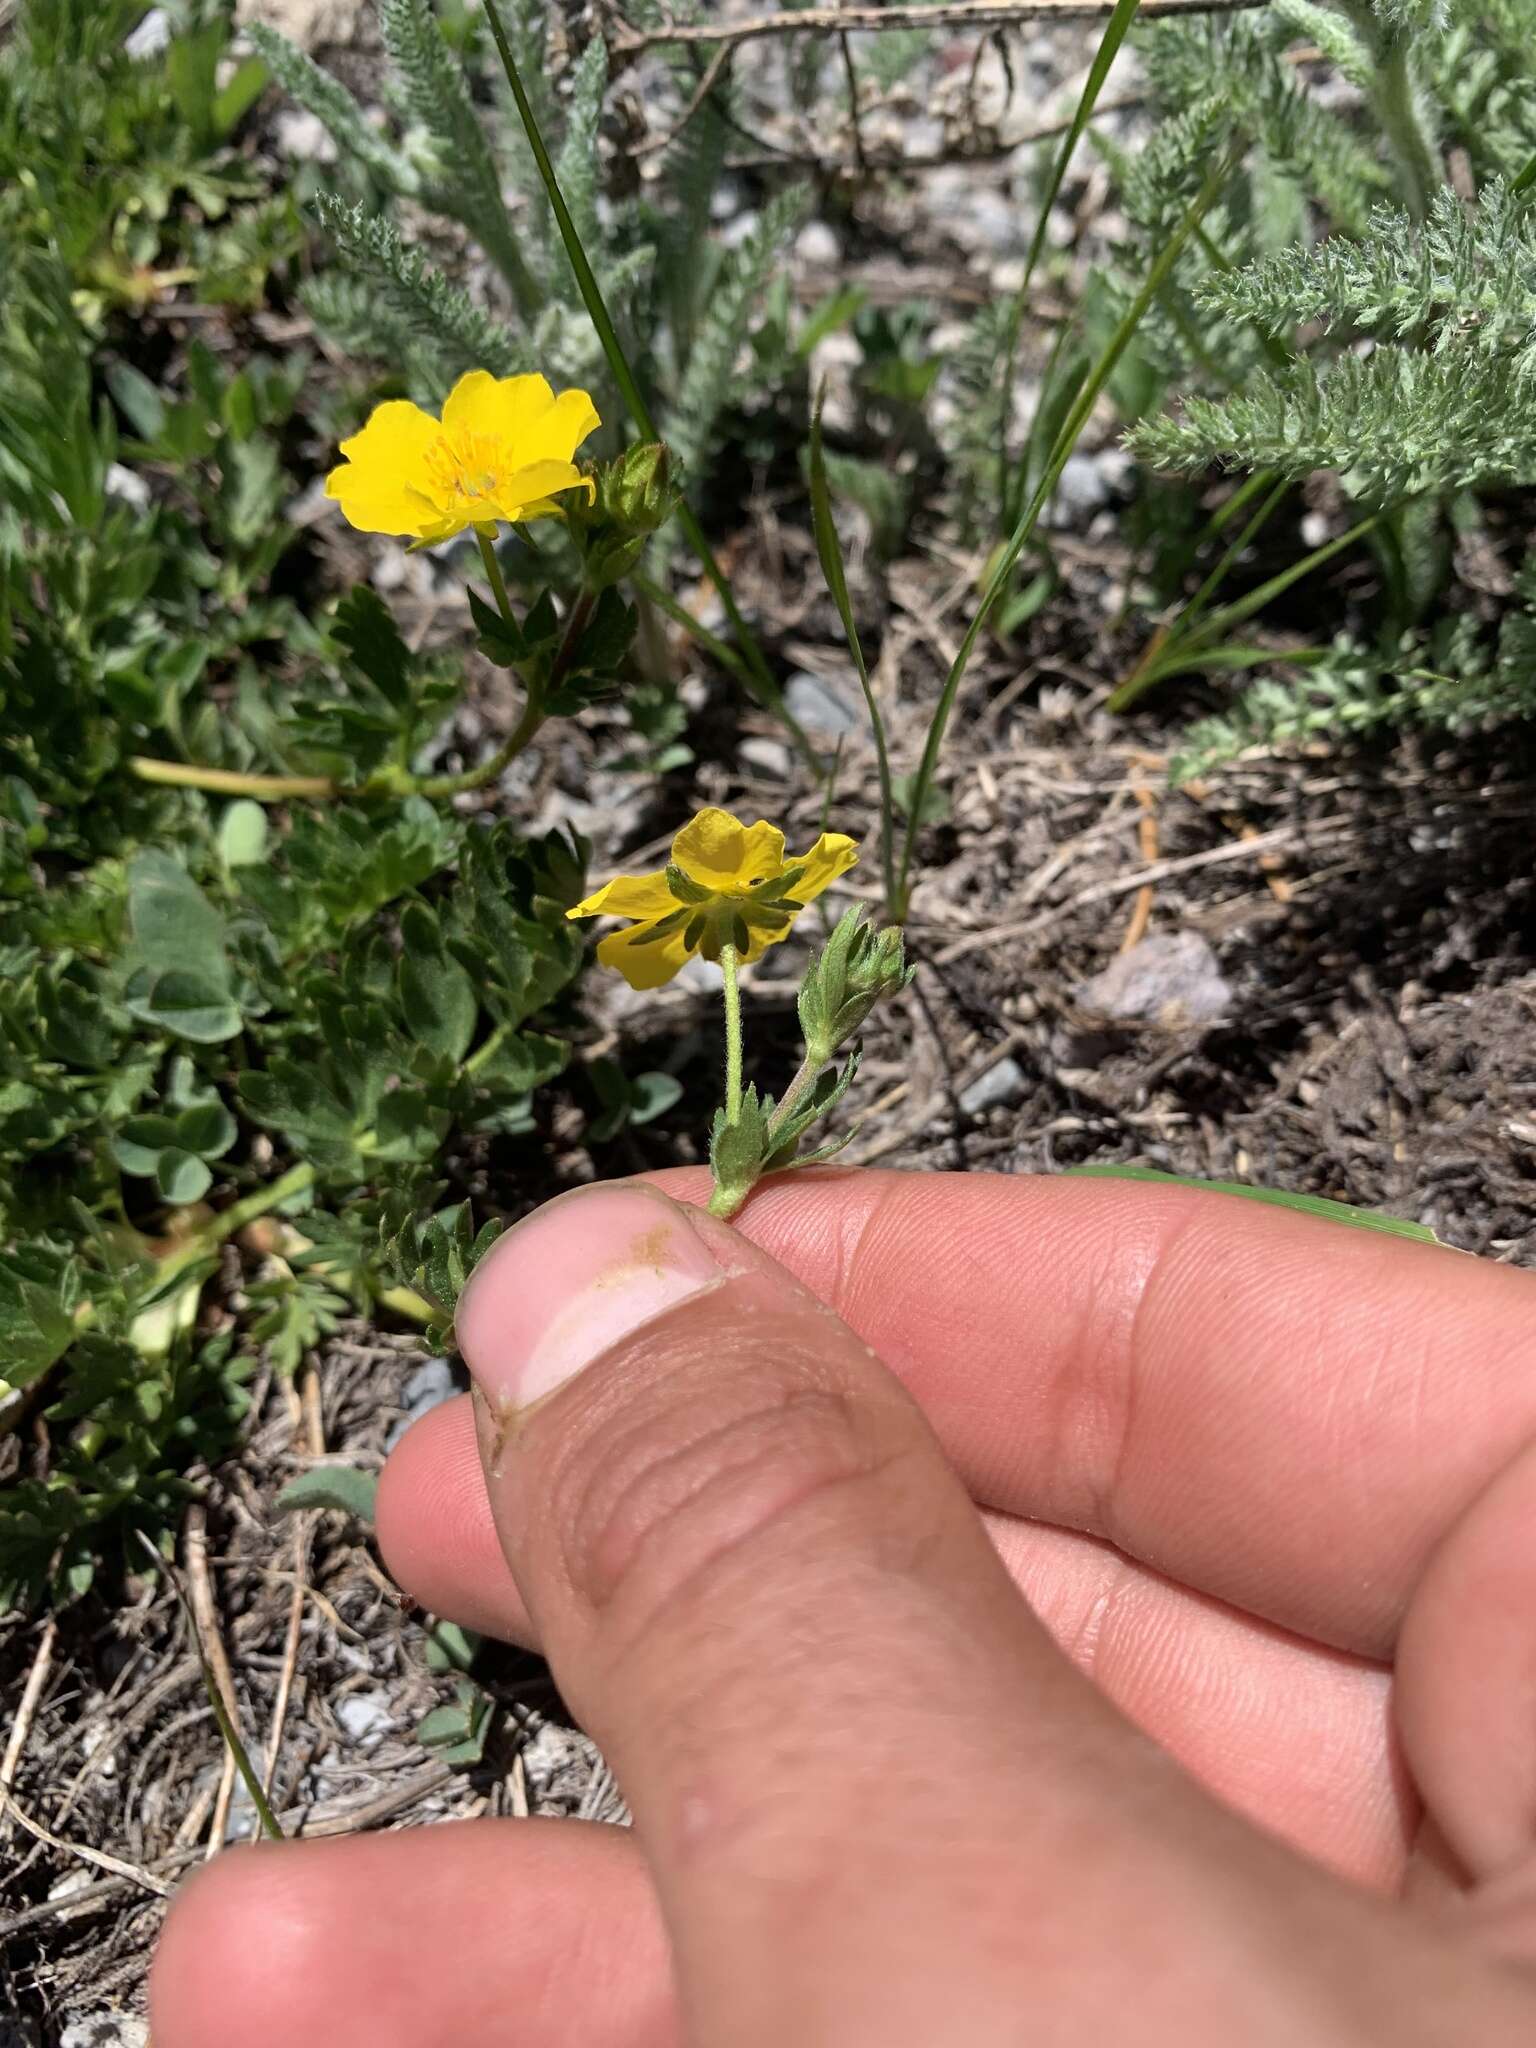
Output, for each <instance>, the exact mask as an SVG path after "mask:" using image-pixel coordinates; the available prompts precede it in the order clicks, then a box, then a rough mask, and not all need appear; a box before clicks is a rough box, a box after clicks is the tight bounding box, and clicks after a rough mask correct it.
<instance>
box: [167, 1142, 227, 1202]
mask: <svg viewBox="0 0 1536 2048" xmlns="http://www.w3.org/2000/svg"><path fill="white" fill-rule="evenodd" d="M155 1184H156V1186H157V1187H158V1188H159V1190H160V1192H161V1194H162V1195H164V1197H165V1199H166V1200H167V1201H168V1202H200V1201H201V1200H202V1198H203V1196H204V1195H206V1194H207V1192H208V1190H209V1188H210V1187H211V1186H212V1184H213V1175H212V1174H211V1173H210V1172H209V1170H208V1168H207V1167H206V1166H205V1165H204V1163H203V1161H202V1160H201V1159H199V1158H198V1157H197V1156H196V1154H195V1153H192V1152H181V1151H178V1150H177V1149H176V1148H175V1147H174V1146H172V1147H168V1148H167V1150H165V1151H164V1152H162V1153H161V1154H160V1156H159V1158H158V1159H157V1160H156V1161H155Z"/></svg>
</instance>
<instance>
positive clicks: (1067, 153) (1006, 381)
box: [997, 0, 1141, 524]
mask: <svg viewBox="0 0 1536 2048" xmlns="http://www.w3.org/2000/svg"><path fill="white" fill-rule="evenodd" d="M1140 5H1141V0H1115V8H1114V12H1113V13H1112V14H1111V15H1110V17H1109V20H1108V21H1107V22H1105V24H1104V33H1103V35H1102V36H1100V38H1099V47H1098V49H1097V50H1096V51H1095V52H1094V56H1093V62H1092V64H1091V65H1090V66H1089V68H1088V76H1087V78H1086V79H1085V80H1084V81H1083V90H1082V92H1081V94H1080V95H1079V97H1078V102H1077V106H1076V108H1075V110H1074V112H1073V115H1072V123H1071V126H1070V127H1069V128H1068V130H1067V132H1066V134H1065V135H1064V136H1063V137H1062V140H1061V148H1060V149H1059V150H1058V151H1057V152H1056V161H1055V163H1054V164H1052V166H1051V175H1050V177H1049V178H1048V179H1047V181H1046V187H1045V191H1044V194H1043V195H1042V197H1041V201H1040V216H1039V218H1038V220H1037V221H1036V222H1035V232H1034V236H1033V238H1032V239H1031V241H1030V245H1029V254H1028V256H1026V257H1025V259H1024V276H1023V278H1022V280H1021V282H1020V284H1019V289H1018V291H1017V292H1016V293H1015V294H1014V300H1013V305H1012V307H1011V309H1010V311H1009V315H1008V337H1007V342H1006V344H1005V358H1006V360H1005V367H1004V370H1003V393H1004V396H1003V422H1004V440H1005V442H1006V438H1007V422H1008V421H1009V420H1010V419H1011V418H1012V417H1013V385H1014V378H1015V375H1016V373H1017V369H1018V357H1019V336H1020V335H1021V334H1022V332H1023V331H1024V313H1025V308H1026V306H1027V303H1028V300H1029V287H1030V284H1031V282H1032V281H1033V279H1034V275H1035V266H1036V264H1038V262H1039V261H1040V255H1041V252H1042V250H1043V249H1044V248H1045V238H1046V234H1047V232H1048V230H1049V228H1050V222H1051V209H1052V208H1053V207H1054V206H1055V204H1056V200H1057V196H1058V195H1059V193H1060V191H1061V187H1062V181H1063V180H1064V179H1065V177H1066V175H1067V166H1068V164H1069V163H1071V161H1072V153H1073V151H1074V150H1075V149H1076V148H1077V145H1078V144H1079V142H1081V141H1082V139H1083V130H1084V129H1085V128H1086V127H1087V126H1088V123H1089V121H1090V120H1091V119H1092V118H1093V110H1094V108H1095V106H1096V105H1097V104H1098V98H1099V94H1100V93H1101V92H1102V91H1103V90H1104V81H1105V79H1106V78H1108V76H1109V71H1110V66H1111V65H1112V64H1113V63H1114V61H1115V59H1116V57H1117V56H1119V54H1120V45H1121V44H1122V43H1123V42H1124V41H1125V39H1126V36H1127V35H1128V34H1129V32H1130V27H1131V23H1132V22H1133V21H1134V20H1135V19H1136V11H1137V9H1138V8H1139V7H1140ZM997 460H998V508H999V510H1000V511H1001V513H1002V516H1003V520H1004V523H1005V524H1006V523H1007V521H1008V520H1009V519H1010V518H1012V517H1013V516H1015V510H1016V508H1015V507H1014V506H1013V505H1012V503H1011V502H1010V492H1009V476H1008V450H1007V447H1006V446H1004V447H1002V448H999V450H998V451H997Z"/></svg>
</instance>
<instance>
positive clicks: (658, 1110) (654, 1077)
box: [629, 1073, 683, 1124]
mask: <svg viewBox="0 0 1536 2048" xmlns="http://www.w3.org/2000/svg"><path fill="white" fill-rule="evenodd" d="M682 1093H683V1084H682V1082H681V1081H679V1080H678V1078H677V1076H676V1075H675V1074H660V1073H650V1074H636V1076H635V1077H634V1079H633V1080H632V1081H631V1082H630V1084H629V1120H630V1122H631V1123H635V1124H648V1123H650V1121H651V1120H652V1118H653V1117H658V1116H664V1115H665V1114H666V1112H667V1111H668V1110H669V1109H670V1108H671V1107H672V1105H673V1104H674V1103H675V1102H678V1101H680V1100H681V1098H682Z"/></svg>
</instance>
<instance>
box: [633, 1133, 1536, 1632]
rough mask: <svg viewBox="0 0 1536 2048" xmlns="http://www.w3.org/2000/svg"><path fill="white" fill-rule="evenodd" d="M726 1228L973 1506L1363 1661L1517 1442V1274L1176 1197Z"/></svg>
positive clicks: (1122, 1196) (1060, 1185)
mask: <svg viewBox="0 0 1536 2048" xmlns="http://www.w3.org/2000/svg"><path fill="white" fill-rule="evenodd" d="M656 1178H657V1179H658V1180H659V1181H660V1183H661V1184H662V1185H663V1186H665V1187H666V1189H667V1191H668V1192H669V1193H670V1194H672V1195H674V1196H676V1197H678V1198H680V1199H685V1200H692V1199H699V1200H702V1199H703V1198H704V1196H705V1194H706V1193H707V1188H708V1182H707V1177H706V1176H705V1175H704V1174H703V1173H701V1172H698V1171H695V1170H685V1171H679V1172H674V1173H667V1174H662V1175H658V1176H656ZM739 1223H740V1227H741V1228H742V1229H744V1230H745V1231H746V1233H747V1234H748V1235H749V1236H750V1237H752V1238H753V1239H755V1240H756V1242H757V1243H758V1244H760V1245H762V1246H763V1247H764V1249H765V1250H767V1251H769V1252H771V1253H772V1254H773V1256H774V1257H775V1258H777V1259H779V1260H780V1261H781V1262H782V1263H783V1264H784V1265H785V1266H787V1267H788V1268H789V1269H790V1271H791V1272H793V1273H794V1274H795V1275H796V1276H797V1277H798V1278H799V1279H800V1280H802V1281H803V1282H804V1283H805V1285H806V1286H808V1287H809V1288H810V1289H811V1290H812V1291H813V1292H814V1293H816V1294H818V1295H819V1296H820V1297H821V1299H822V1300H824V1301H825V1302H827V1303H828V1304H829V1306H831V1307H832V1308H834V1309H835V1310H836V1311H837V1313H838V1314H839V1315H840V1316H841V1317H842V1318H843V1320H844V1321H845V1322H847V1323H849V1324H850V1325H851V1326H852V1327H853V1328H854V1329H855V1330H856V1331H857V1332H858V1334H859V1335H860V1336H861V1337H863V1338H864V1340H865V1342H866V1343H868V1344H869V1345H870V1346H871V1347H872V1348H873V1349H874V1350H875V1351H876V1352H878V1353H879V1355H880V1356H881V1357H882V1358H883V1359H884V1360H885V1361H886V1363H887V1364H888V1365H889V1366H891V1368H892V1369H893V1370H894V1371H895V1372H896V1373H898V1374H899V1375H900V1377H901V1378H902V1379H903V1380H905V1381H906V1383H907V1385H908V1387H909V1388H910V1389H911V1391H912V1392H913V1394H914V1395H915V1396H916V1397H917V1399H918V1401H919V1402H920V1403H921V1405H922V1407H923V1408H924V1410H925V1411H926V1413H927V1414H928V1416H929V1419H930V1420H931V1422H932V1423H933V1426H934V1428H935V1429H936V1430H937V1432H938V1435H939V1437H940V1439H941V1441H942V1442H943V1443H944V1445H945V1447H946V1449H947V1450H948V1452H949V1455H950V1457H951V1459H952V1460H953V1461H954V1463H955V1464H956V1465H957V1466H958V1467H959V1468H960V1470H961V1472H962V1473H963V1474H964V1476H965V1478H966V1479H967V1481H968V1483H969V1485H970V1488H971V1491H972V1493H973V1495H974V1496H975V1498H976V1499H977V1500H978V1501H981V1502H982V1503H984V1504H985V1505H987V1506H990V1507H994V1508H999V1509H1002V1510H1004V1511H1006V1512H1008V1513H1011V1514H1016V1515H1025V1516H1029V1517H1032V1518H1033V1519H1035V1520H1038V1521H1047V1522H1054V1523H1059V1524H1061V1525H1063V1526H1065V1527H1068V1528H1074V1529H1082V1530H1087V1531H1089V1532H1091V1533H1093V1534H1094V1535H1098V1536H1102V1537H1105V1538H1107V1539H1108V1540H1109V1541H1110V1542H1112V1543H1114V1544H1116V1545H1117V1546H1118V1547H1119V1548H1120V1549H1121V1550H1122V1551H1125V1552H1126V1553H1127V1554H1128V1555H1130V1556H1132V1557H1136V1558H1140V1559H1142V1560H1144V1561H1145V1562H1147V1563H1149V1564H1152V1565H1155V1566H1156V1567H1157V1568H1158V1569H1159V1570H1161V1571H1163V1572H1165V1573H1167V1574H1168V1575H1169V1576H1171V1577H1173V1578H1177V1579H1180V1580H1182V1581H1184V1582H1185V1583H1186V1584H1189V1585H1192V1586H1196V1587H1198V1588H1200V1589H1201V1590H1203V1591H1205V1592H1207V1593H1210V1594H1213V1595H1215V1596H1217V1597H1219V1598H1221V1599H1224V1600H1228V1601H1230V1602H1232V1603H1233V1604H1234V1605H1235V1606H1239V1607H1243V1608H1246V1609H1248V1610H1249V1611H1250V1612H1252V1613H1255V1614H1260V1615H1264V1616H1266V1617H1268V1618H1269V1619H1270V1620H1272V1621H1276V1622H1279V1623H1281V1624H1283V1625H1284V1626H1286V1627H1289V1628H1293V1629H1297V1630H1299V1631H1301V1632H1303V1633H1305V1634H1308V1635H1311V1636H1313V1637H1315V1638H1317V1639H1318V1640H1320V1641H1325V1642H1330V1643H1333V1644H1336V1645H1338V1646H1339V1647H1340V1648H1344V1649H1349V1650H1354V1651H1358V1652H1360V1653H1361V1654H1364V1655H1367V1656H1373V1657H1382V1656H1386V1655H1388V1654H1389V1653H1390V1650H1391V1647H1392V1643H1393V1641H1394V1639H1395V1635H1396V1630H1397V1624H1398V1620H1399V1618H1400V1616H1401V1614H1402V1611H1403V1608H1404V1606H1405V1604H1406V1601H1407V1599H1408V1595H1409V1593H1410V1592H1411V1590H1412V1588H1413V1585H1414V1582H1415V1580H1416V1579H1417V1577H1418V1575H1419V1572H1420V1570H1421V1569H1422V1566H1423V1564H1424V1562H1425V1560H1426V1558H1427V1557H1428V1555H1429V1553H1430V1552H1431V1551H1432V1550H1433V1549H1434V1547H1435V1545H1436V1543H1437V1542H1438V1540H1439V1538H1440V1537H1441V1535H1442V1534H1443V1533H1444V1532H1445V1531H1446V1530H1447V1529H1448V1528H1449V1527H1450V1525H1451V1524H1452V1523H1453V1522H1454V1521H1455V1520H1456V1519H1457V1518H1458V1517H1459V1515H1460V1514H1461V1513H1462V1511H1463V1510H1464V1509H1465V1508H1466V1507H1467V1505H1468V1504H1469V1503H1470V1502H1471V1501H1472V1500H1473V1499H1474V1498H1475V1497H1476V1496H1477V1494H1478V1493H1480V1492H1481V1491H1482V1489H1483V1487H1484V1486H1485V1485H1486V1484H1487V1483H1488V1482H1489V1481H1490V1480H1491V1479H1492V1478H1493V1476H1494V1475H1495V1474H1496V1473H1497V1472H1498V1471H1500V1470H1501V1469H1502V1468H1503V1466H1504V1465H1505V1464H1507V1463H1508V1462H1509V1460H1510V1459H1511V1458H1512V1457H1513V1456H1514V1455H1515V1453H1516V1452H1517V1451H1518V1450H1519V1448H1520V1447H1521V1445H1522V1444H1523V1443H1525V1442H1526V1441H1527V1440H1528V1439H1529V1438H1530V1437H1532V1436H1533V1435H1536V1278H1533V1276H1531V1275H1530V1274H1528V1273H1521V1272H1516V1271H1514V1270H1513V1269H1511V1268H1509V1267H1506V1266H1497V1265H1492V1264H1489V1263H1487V1262H1484V1261H1479V1260H1475V1259H1472V1258H1469V1257H1466V1256H1465V1255H1463V1254H1460V1253H1454V1252H1449V1251H1446V1250H1443V1249H1440V1248H1438V1247H1436V1246H1430V1245H1422V1244H1415V1243H1412V1242H1410V1241H1407V1240H1403V1239H1398V1238H1392V1237H1388V1236H1385V1235H1382V1234H1379V1233H1375V1232H1370V1231H1364V1230H1354V1229H1346V1228H1344V1227H1343V1226H1341V1225H1338V1224H1334V1223H1328V1222H1322V1221H1318V1220H1315V1219H1313V1218H1311V1217H1307V1216H1302V1215H1298V1214H1296V1213H1294V1212H1291V1211H1287V1210H1284V1209H1277V1208H1272V1207H1268V1206H1261V1205H1259V1204H1256V1203H1249V1202H1244V1201H1240V1200H1236V1199H1234V1198H1233V1197H1231V1196H1228V1195H1220V1194H1212V1193H1206V1192H1202V1191H1200V1190H1195V1189H1187V1188H1179V1187H1164V1186H1159V1185H1151V1184H1147V1183H1134V1182H1116V1181H1108V1180H1073V1179H1063V1178H1060V1177H1053V1178H1048V1179H1046V1178H1032V1177H1031V1178H1026V1177H1023V1176H1018V1177H1014V1176H1000V1175H987V1174H904V1173H890V1172H867V1171H865V1172H853V1171H838V1170H836V1169H828V1170H817V1171H813V1172H810V1173H805V1174H798V1175H796V1176H794V1177H793V1178H792V1179H784V1180H772V1181H769V1182H767V1183H765V1184H764V1185H763V1187H762V1188H761V1189H760V1191H759V1192H758V1194H757V1195H756V1196H755V1197H754V1199H753V1201H752V1202H751V1203H750V1204H749V1206H748V1207H747V1209H746V1210H745V1211H744V1212H743V1214H742V1216H741V1218H740V1219H739Z"/></svg>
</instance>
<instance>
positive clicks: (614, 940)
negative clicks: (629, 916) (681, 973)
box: [597, 918, 688, 989]
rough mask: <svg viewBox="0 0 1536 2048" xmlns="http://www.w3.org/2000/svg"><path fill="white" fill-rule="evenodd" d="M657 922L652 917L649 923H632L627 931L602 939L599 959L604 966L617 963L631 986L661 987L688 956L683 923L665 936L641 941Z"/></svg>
mask: <svg viewBox="0 0 1536 2048" xmlns="http://www.w3.org/2000/svg"><path fill="white" fill-rule="evenodd" d="M655 922H656V920H655V918H651V919H650V920H649V921H648V922H647V923H645V924H629V925H626V926H625V927H624V929H623V931H621V932H610V933H609V934H608V936H607V938H605V939H600V940H599V941H598V946H597V957H598V959H599V960H600V961H601V962H602V964H603V966H604V967H616V968H617V969H618V971H619V973H620V974H622V975H623V977H624V979H625V980H626V981H627V982H628V983H629V985H630V987H631V988H641V989H643V988H660V987H661V985H662V983H663V982H664V981H670V980H671V979H672V977H673V975H674V974H676V973H677V971H678V970H679V968H681V967H682V966H683V964H684V963H685V962H686V960H687V958H688V949H687V947H686V946H685V945H684V944H683V935H684V928H683V927H682V926H679V928H678V929H677V930H676V931H675V932H668V933H667V935H666V937H665V938H664V939H652V940H651V942H650V944H649V945H642V944H641V943H640V942H641V940H643V939H644V937H645V935H646V933H647V932H649V931H650V930H651V928H652V926H653V925H654V924H655Z"/></svg>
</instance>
